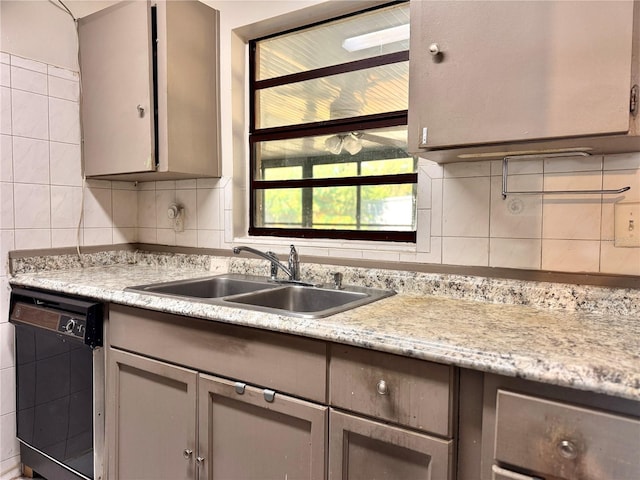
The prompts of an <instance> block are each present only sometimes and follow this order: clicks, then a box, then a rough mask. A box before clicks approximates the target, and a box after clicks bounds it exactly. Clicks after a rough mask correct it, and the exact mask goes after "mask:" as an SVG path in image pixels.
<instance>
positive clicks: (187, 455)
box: [182, 448, 193, 459]
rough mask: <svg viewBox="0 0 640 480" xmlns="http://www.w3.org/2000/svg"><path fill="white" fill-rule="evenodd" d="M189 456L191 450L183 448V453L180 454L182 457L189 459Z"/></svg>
mask: <svg viewBox="0 0 640 480" xmlns="http://www.w3.org/2000/svg"><path fill="white" fill-rule="evenodd" d="M191 455H193V450H191V449H190V448H185V449H184V452H182V456H183V457H184V458H186V459H189V458H191Z"/></svg>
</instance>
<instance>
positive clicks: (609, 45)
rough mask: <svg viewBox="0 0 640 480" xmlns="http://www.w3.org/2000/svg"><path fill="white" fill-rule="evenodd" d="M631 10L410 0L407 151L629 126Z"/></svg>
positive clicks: (601, 4) (596, 4) (605, 5)
mask: <svg viewBox="0 0 640 480" xmlns="http://www.w3.org/2000/svg"><path fill="white" fill-rule="evenodd" d="M633 7H634V6H633V2H632V1H619V2H607V1H593V2H583V1H548V2H540V1H524V2H492V1H473V2H458V1H412V2H411V46H410V55H411V62H410V85H409V105H411V107H410V108H409V132H410V133H409V136H410V138H409V141H410V148H413V149H415V148H425V149H427V150H429V149H438V148H446V147H452V146H463V145H474V144H488V143H506V142H516V141H527V140H535V139H546V138H559V137H571V136H582V135H594V134H610V133H616V132H617V133H620V132H627V131H628V130H629V119H630V114H629V99H630V90H631V80H630V79H631V60H632V40H633ZM430 48H433V49H436V48H437V49H438V50H439V52H441V53H439V54H437V55H432V54H431V52H430ZM425 128H426V129H427V132H426V133H427V135H426V137H427V138H426V141H425V139H424V138H423V129H425Z"/></svg>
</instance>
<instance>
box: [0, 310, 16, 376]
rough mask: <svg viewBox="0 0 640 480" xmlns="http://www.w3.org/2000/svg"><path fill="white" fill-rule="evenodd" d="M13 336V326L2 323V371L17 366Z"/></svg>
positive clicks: (0, 332) (0, 352) (0, 367)
mask: <svg viewBox="0 0 640 480" xmlns="http://www.w3.org/2000/svg"><path fill="white" fill-rule="evenodd" d="M13 335H14V330H13V325H11V324H10V323H9V322H3V323H0V370H2V369H5V368H9V367H13V366H15V356H14V351H13V347H14V340H13Z"/></svg>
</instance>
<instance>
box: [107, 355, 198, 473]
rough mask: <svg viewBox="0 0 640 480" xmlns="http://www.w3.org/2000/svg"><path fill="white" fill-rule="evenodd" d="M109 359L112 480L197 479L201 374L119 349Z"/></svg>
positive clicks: (108, 391) (109, 442)
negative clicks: (196, 452) (195, 462)
mask: <svg viewBox="0 0 640 480" xmlns="http://www.w3.org/2000/svg"><path fill="white" fill-rule="evenodd" d="M108 358H109V359H108V367H107V368H108V370H107V371H108V375H109V378H108V381H109V385H110V386H109V388H108V390H107V395H108V398H107V412H106V415H107V442H106V443H107V449H108V458H109V463H108V478H109V479H112V480H133V479H136V480H144V479H148V480H161V479H166V480H182V479H185V480H186V479H194V478H196V476H195V475H196V468H195V464H194V462H193V460H192V459H191V458H190V456H189V454H188V452H195V451H196V446H197V437H196V432H197V410H196V404H197V403H196V402H197V383H198V374H197V372H195V371H193V370H189V369H186V368H181V367H177V366H175V365H170V364H167V363H164V362H159V361H156V360H152V359H150V358H145V357H142V356H139V355H134V354H131V353H126V352H122V351H119V350H116V349H113V348H111V349H109V352H108ZM185 452H186V453H185ZM185 457H186V458H185Z"/></svg>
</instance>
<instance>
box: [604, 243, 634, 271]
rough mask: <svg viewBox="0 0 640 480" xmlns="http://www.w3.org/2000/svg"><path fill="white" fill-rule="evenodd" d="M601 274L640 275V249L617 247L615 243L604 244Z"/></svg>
mask: <svg viewBox="0 0 640 480" xmlns="http://www.w3.org/2000/svg"><path fill="white" fill-rule="evenodd" d="M600 272H601V273H615V274H621V275H640V248H638V247H625V248H622V247H616V246H615V245H614V242H602V243H601V250H600Z"/></svg>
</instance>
